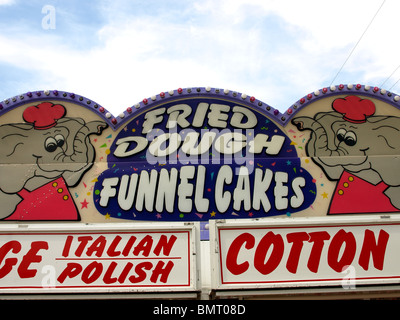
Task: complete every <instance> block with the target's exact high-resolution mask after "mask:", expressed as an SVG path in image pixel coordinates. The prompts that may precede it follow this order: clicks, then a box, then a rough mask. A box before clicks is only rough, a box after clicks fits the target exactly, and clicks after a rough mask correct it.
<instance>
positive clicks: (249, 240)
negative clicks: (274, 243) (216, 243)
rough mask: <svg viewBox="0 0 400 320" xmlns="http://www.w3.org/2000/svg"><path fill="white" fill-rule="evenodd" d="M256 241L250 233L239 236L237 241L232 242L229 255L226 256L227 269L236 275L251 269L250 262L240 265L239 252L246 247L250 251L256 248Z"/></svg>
mask: <svg viewBox="0 0 400 320" xmlns="http://www.w3.org/2000/svg"><path fill="white" fill-rule="evenodd" d="M254 244H255V239H254V237H253V236H252V235H251V234H250V233H242V234H241V235H239V236H237V237H236V239H235V240H233V241H232V243H231V245H230V247H229V250H228V253H227V255H226V267H227V269H228V270H229V271H230V272H231V273H232V274H234V275H238V274H241V273H243V272H246V270H247V269H248V268H249V262H248V261H245V262H242V263H241V264H238V262H237V258H238V255H239V251H240V249H241V248H242V246H243V245H244V247H245V248H246V249H247V250H249V249H251V248H253V247H254Z"/></svg>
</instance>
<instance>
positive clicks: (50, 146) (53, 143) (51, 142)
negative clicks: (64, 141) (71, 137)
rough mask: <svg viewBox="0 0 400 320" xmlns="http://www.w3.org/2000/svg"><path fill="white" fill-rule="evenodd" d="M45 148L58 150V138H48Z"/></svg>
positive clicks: (52, 150)
mask: <svg viewBox="0 0 400 320" xmlns="http://www.w3.org/2000/svg"><path fill="white" fill-rule="evenodd" d="M44 148H45V149H46V151H48V152H54V151H56V149H57V148H58V145H57V141H56V139H54V138H52V137H49V138H47V139H46V141H45V142H44Z"/></svg>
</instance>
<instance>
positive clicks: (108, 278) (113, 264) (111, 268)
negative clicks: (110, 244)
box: [103, 261, 118, 284]
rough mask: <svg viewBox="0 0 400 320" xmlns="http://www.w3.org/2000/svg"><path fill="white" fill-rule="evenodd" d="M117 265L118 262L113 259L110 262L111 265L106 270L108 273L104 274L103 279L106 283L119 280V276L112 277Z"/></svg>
mask: <svg viewBox="0 0 400 320" xmlns="http://www.w3.org/2000/svg"><path fill="white" fill-rule="evenodd" d="M117 265H118V264H117V263H116V262H115V261H112V262H111V263H110V265H109V266H108V269H107V271H106V273H105V275H104V278H103V281H104V283H105V284H111V283H114V282H117V278H116V277H114V278H111V276H112V274H113V272H114V270H115V268H116V267H117Z"/></svg>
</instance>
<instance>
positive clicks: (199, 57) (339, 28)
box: [0, 0, 400, 115]
mask: <svg viewBox="0 0 400 320" xmlns="http://www.w3.org/2000/svg"><path fill="white" fill-rule="evenodd" d="M0 1H2V0H0ZM0 4H1V2H0ZM379 5H380V3H378V2H376V1H367V0H363V1H350V2H349V1H341V0H338V1H335V2H332V3H329V4H325V2H324V6H322V5H321V1H311V0H307V1H288V0H279V1H256V0H246V1H245V0H229V1H228V0H224V1H213V0H209V1H208V0H204V1H202V2H195V3H193V5H192V6H190V5H187V6H186V7H184V8H182V12H181V15H180V16H177V11H173V12H163V13H162V14H157V15H156V14H152V13H151V10H149V13H148V14H138V13H136V12H134V11H132V12H129V10H126V8H125V7H124V6H123V5H122V4H121V2H117V1H114V2H109V3H107V5H104V7H103V9H102V10H103V11H102V13H103V15H104V17H105V20H106V21H107V23H106V24H105V25H104V26H103V27H102V28H101V29H100V30H98V32H97V37H98V39H97V41H95V42H96V43H97V45H96V46H94V47H92V48H86V49H84V50H81V49H76V48H72V47H70V46H68V45H67V44H66V43H65V42H64V41H63V39H64V37H65V35H62V34H60V33H58V32H57V30H54V32H53V33H45V32H44V33H43V32H42V33H41V34H26V35H24V36H19V37H17V38H16V37H12V35H6V34H2V35H0V43H2V50H1V51H0V62H3V63H6V64H8V65H15V66H18V67H21V68H23V69H29V70H35V71H36V72H37V73H38V74H39V75H40V78H41V79H43V80H42V82H41V83H35V86H39V85H40V86H42V89H47V88H49V89H59V90H66V91H73V92H75V93H78V94H82V95H85V96H86V97H88V98H90V99H92V100H95V101H96V102H98V103H99V104H101V105H103V106H104V107H106V108H108V109H109V110H110V111H111V112H112V113H113V114H114V115H117V114H119V113H120V112H121V111H123V110H124V109H125V108H127V107H129V106H132V105H133V104H135V103H136V102H138V101H140V100H142V99H143V98H147V97H149V96H151V95H154V94H158V93H159V92H161V91H167V90H170V89H176V88H178V87H194V86H212V87H219V88H220V87H222V88H229V89H232V90H237V91H240V92H245V93H247V94H250V95H254V96H256V97H257V98H258V99H261V100H263V101H264V102H266V103H268V104H270V105H272V106H274V107H278V108H279V109H280V110H282V111H284V110H285V109H286V108H287V107H289V106H290V105H291V103H293V102H295V101H296V100H297V99H299V98H301V97H302V96H304V95H306V94H307V93H309V92H312V91H314V90H315V89H318V88H321V87H323V86H327V85H329V83H330V81H331V80H332V79H333V77H334V75H335V73H336V72H337V70H338V69H339V67H340V65H341V64H342V63H343V61H344V59H345V58H346V57H347V55H348V53H349V52H350V50H351V48H352V47H353V45H354V43H355V42H356V41H357V40H358V38H359V37H360V35H361V33H362V32H363V31H364V29H365V27H366V26H367V24H368V23H369V21H370V20H371V18H372V16H373V14H374V13H375V11H376V10H377V9H378V7H379ZM399 9H400V3H399V4H398V3H397V2H395V1H387V3H386V4H385V6H384V7H383V8H382V12H381V13H380V15H379V16H378V17H377V19H376V21H374V24H373V26H371V29H370V30H369V31H368V33H367V34H366V35H365V37H364V39H363V41H362V42H361V43H360V45H359V47H358V48H357V50H356V51H355V53H354V56H353V57H352V58H351V59H350V60H349V62H348V64H347V65H346V67H345V69H344V72H343V74H341V75H340V76H339V77H338V83H339V82H342V81H343V82H344V83H346V81H344V80H349V81H347V82H352V83H355V82H361V83H363V81H368V83H367V84H371V85H379V83H376V82H375V83H370V82H369V81H377V80H379V81H381V80H382V79H384V78H385V77H387V76H388V75H390V73H391V72H392V71H393V70H394V68H395V67H397V65H398V64H400V59H398V58H397V50H396V49H398V44H397V41H396V40H395V39H396V38H395V36H394V35H393V34H392V33H391V32H390V30H396V21H397V20H396V12H399ZM175 10H176V9H175ZM177 17H179V19H178V18H177ZM57 21H60V19H59V18H58V20H57ZM348 75H350V78H346V77H348ZM352 76H354V77H355V76H357V77H361V78H362V79H359V78H357V79H353V78H351V77H352ZM396 76H397V77H399V76H400V69H399V72H398V73H397V74H395V75H394V76H393V78H394V79H393V81H392V83H394V82H395V81H396V80H397V79H396ZM353 81H354V82H353ZM382 81H383V80H382ZM388 84H389V82H388ZM27 90H31V89H27ZM19 93H20V92H15V93H13V94H15V95H16V94H19Z"/></svg>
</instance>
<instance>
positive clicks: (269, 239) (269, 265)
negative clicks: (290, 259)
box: [254, 231, 285, 275]
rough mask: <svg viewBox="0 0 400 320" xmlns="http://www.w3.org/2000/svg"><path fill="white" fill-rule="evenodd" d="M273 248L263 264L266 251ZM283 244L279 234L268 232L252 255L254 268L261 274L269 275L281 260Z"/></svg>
mask: <svg viewBox="0 0 400 320" xmlns="http://www.w3.org/2000/svg"><path fill="white" fill-rule="evenodd" d="M271 245H272V246H273V250H272V253H271V255H270V256H269V258H268V261H267V262H265V263H264V261H265V258H266V255H267V252H268V249H269V248H270V247H271ZM284 249H285V247H284V243H283V239H282V236H281V235H280V234H274V233H273V232H272V231H270V232H268V233H267V234H266V235H265V236H264V237H263V238H262V239H261V241H260V243H259V244H258V246H257V249H256V252H255V254H254V267H255V268H256V269H257V270H258V271H259V272H260V273H261V274H264V275H266V274H269V273H271V272H272V271H274V270H275V269H276V267H278V265H279V263H280V262H281V260H282V256H283V252H284Z"/></svg>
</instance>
